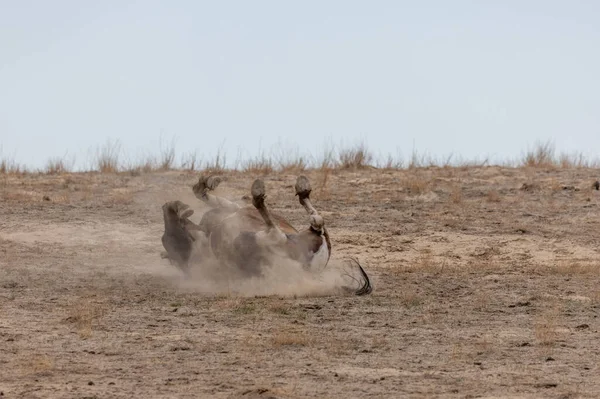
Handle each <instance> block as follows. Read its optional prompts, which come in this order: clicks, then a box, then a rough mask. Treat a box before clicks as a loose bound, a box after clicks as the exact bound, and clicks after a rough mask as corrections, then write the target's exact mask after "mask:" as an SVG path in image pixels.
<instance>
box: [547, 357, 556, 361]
mask: <svg viewBox="0 0 600 399" xmlns="http://www.w3.org/2000/svg"><path fill="white" fill-rule="evenodd" d="M546 361H547V362H553V361H554V358H553V357H552V356H548V357H547V358H546Z"/></svg>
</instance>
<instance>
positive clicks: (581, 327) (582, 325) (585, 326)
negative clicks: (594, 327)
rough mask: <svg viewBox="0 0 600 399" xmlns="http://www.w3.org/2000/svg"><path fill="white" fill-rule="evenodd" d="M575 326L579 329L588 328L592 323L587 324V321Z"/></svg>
mask: <svg viewBox="0 0 600 399" xmlns="http://www.w3.org/2000/svg"><path fill="white" fill-rule="evenodd" d="M575 328H576V329H578V330H587V329H588V328H590V325H589V324H585V323H584V324H580V325H578V326H577V327H575Z"/></svg>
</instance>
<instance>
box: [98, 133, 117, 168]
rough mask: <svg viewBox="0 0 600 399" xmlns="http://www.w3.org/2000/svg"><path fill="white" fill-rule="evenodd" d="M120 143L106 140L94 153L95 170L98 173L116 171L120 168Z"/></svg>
mask: <svg viewBox="0 0 600 399" xmlns="http://www.w3.org/2000/svg"><path fill="white" fill-rule="evenodd" d="M120 157H121V143H120V142H119V141H118V140H115V141H111V140H108V141H107V142H106V143H105V144H104V145H103V146H101V147H98V148H97V149H96V153H95V166H96V170H97V171H99V172H100V173H117V172H118V171H119V168H120Z"/></svg>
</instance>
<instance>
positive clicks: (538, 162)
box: [520, 141, 600, 169]
mask: <svg viewBox="0 0 600 399" xmlns="http://www.w3.org/2000/svg"><path fill="white" fill-rule="evenodd" d="M599 165H600V164H599V162H598V160H590V159H588V158H586V157H585V156H584V155H583V154H582V153H572V154H566V153H562V154H560V155H558V156H556V148H555V146H554V143H553V142H551V141H547V142H536V144H535V145H534V148H533V149H531V150H528V151H527V152H526V153H525V155H524V156H523V158H522V159H521V162H520V166H525V167H533V168H546V169H573V168H597V167H598V166H599Z"/></svg>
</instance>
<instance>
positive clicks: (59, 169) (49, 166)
mask: <svg viewBox="0 0 600 399" xmlns="http://www.w3.org/2000/svg"><path fill="white" fill-rule="evenodd" d="M44 171H45V173H46V174H49V175H59V174H64V173H69V172H70V171H71V168H70V167H69V166H68V165H67V163H66V161H65V160H64V159H62V158H51V159H49V160H48V162H46V168H45V170H44Z"/></svg>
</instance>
